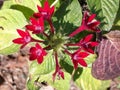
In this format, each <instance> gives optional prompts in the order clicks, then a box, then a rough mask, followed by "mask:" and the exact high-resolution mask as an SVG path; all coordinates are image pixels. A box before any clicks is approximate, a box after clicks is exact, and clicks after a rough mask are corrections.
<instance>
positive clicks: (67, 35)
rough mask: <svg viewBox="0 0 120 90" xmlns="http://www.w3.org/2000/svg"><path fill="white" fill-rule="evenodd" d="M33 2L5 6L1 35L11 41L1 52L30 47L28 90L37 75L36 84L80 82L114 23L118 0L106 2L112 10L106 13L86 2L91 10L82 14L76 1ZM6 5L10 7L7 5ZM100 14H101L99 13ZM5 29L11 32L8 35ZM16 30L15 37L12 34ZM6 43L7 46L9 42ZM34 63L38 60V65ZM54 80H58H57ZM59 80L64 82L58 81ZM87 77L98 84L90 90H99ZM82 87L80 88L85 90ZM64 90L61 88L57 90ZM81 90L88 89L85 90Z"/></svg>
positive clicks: (99, 85)
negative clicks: (103, 37)
mask: <svg viewBox="0 0 120 90" xmlns="http://www.w3.org/2000/svg"><path fill="white" fill-rule="evenodd" d="M32 2H34V5H31V6H30V5H29V3H27V2H24V1H23V2H22V1H21V2H19V1H17V0H15V1H14V2H12V1H11V2H7V1H6V2H5V3H4V5H3V7H2V10H1V12H0V13H2V12H5V13H6V14H5V16H2V15H1V16H0V17H1V18H2V19H3V22H7V23H8V25H6V26H5V25H4V24H3V23H0V26H1V27H2V28H3V31H1V33H2V34H1V35H3V37H4V33H5V34H6V35H7V34H8V38H9V37H10V40H11V41H10V46H9V45H8V46H2V47H1V48H3V50H2V51H0V52H1V53H6V52H8V53H11V52H15V51H16V50H18V48H19V46H20V49H22V48H24V47H27V46H30V49H29V61H30V62H31V61H32V62H31V65H30V77H29V78H30V79H29V80H28V88H29V90H33V89H32V88H34V89H35V87H34V81H35V80H36V79H37V78H38V77H39V75H40V77H39V80H38V81H39V82H42V81H44V80H45V81H46V80H48V82H49V83H51V81H54V83H56V84H57V83H58V82H60V83H63V82H65V83H66V82H67V84H68V81H66V80H67V79H68V78H69V80H70V78H72V79H73V80H74V81H75V82H77V83H78V81H79V83H80V81H82V79H81V80H80V79H79V78H83V77H84V74H85V72H88V73H89V71H90V69H89V68H88V67H91V64H92V62H93V61H94V60H95V59H96V57H95V56H96V52H95V48H96V47H97V46H98V45H99V43H100V40H101V38H102V37H101V36H100V35H101V34H102V33H104V32H106V31H107V32H108V31H109V30H110V28H111V27H112V25H113V23H114V19H115V17H116V15H117V11H118V8H119V5H118V6H117V5H114V4H119V0H116V1H113V2H112V3H111V2H110V1H105V4H106V3H108V4H106V5H110V6H111V7H113V8H112V9H113V10H110V11H108V12H105V10H106V8H107V9H109V7H107V6H106V8H104V6H101V7H99V6H97V5H98V3H100V2H99V1H94V0H87V3H88V6H89V9H90V10H89V11H88V10H85V11H83V12H82V10H81V7H80V4H79V1H78V0H73V1H72V0H65V1H59V0H55V1H54V0H51V1H50V0H45V1H44V0H42V1H41V2H39V0H36V1H34V0H30V3H32ZM91 2H96V3H94V4H93V3H91ZM8 3H10V4H11V6H10V7H8V6H7V4H8ZM5 5H6V7H5ZM112 5H113V6H112ZM6 8H7V9H6ZM8 8H10V9H8ZM101 8H102V9H101ZM113 11H114V13H113ZM27 12H28V13H27ZM102 12H104V13H103V14H102ZM7 13H10V16H9V15H8V16H7ZM82 13H83V17H82ZM106 14H107V15H106ZM12 15H13V16H12ZM15 15H16V17H15ZM18 17H19V19H18ZM111 17H112V18H111ZM9 19H10V21H12V20H14V23H13V24H11V23H10V24H9ZM5 20H8V21H5ZM19 20H20V21H19ZM26 21H28V22H26ZM117 23H118V22H117ZM11 25H12V26H13V27H12V26H11ZM116 25H117V24H116ZM113 28H114V27H113ZM7 29H9V31H12V33H9V31H8V30H7ZM6 30H7V31H6ZM16 30H17V34H16V33H15V32H16ZM11 35H13V36H11ZM2 41H3V40H2ZM6 42H7V43H8V41H6ZM6 42H3V43H6ZM11 44H12V45H11ZM17 44H18V45H17ZM1 45H2V44H1ZM16 45H17V47H18V48H17V47H16ZM6 47H7V48H6ZM14 47H16V48H15V49H13V51H11V50H10V49H12V48H14ZM9 51H10V52H9ZM34 60H37V62H36V61H34ZM71 62H72V63H71ZM85 67H86V68H85ZM87 69H89V70H87ZM86 70H87V71H86ZM89 74H90V73H89ZM42 75H43V76H42ZM70 75H71V76H70ZM82 75H83V76H82ZM49 76H50V78H52V79H50V78H49ZM51 76H52V77H51ZM80 76H81V77H80ZM47 78H48V79H47ZM57 78H58V79H60V80H57ZM61 78H62V79H64V80H62V81H61ZM88 78H91V81H92V80H93V81H95V82H97V84H98V86H96V87H92V89H91V90H99V89H98V88H99V87H101V83H102V82H100V81H97V80H96V79H94V78H93V77H92V76H89V75H88ZM49 79H50V80H49ZM85 83H86V82H85V81H84V84H85ZM63 84H64V83H63ZM89 84H90V83H89ZM89 84H88V83H87V84H86V85H89ZM81 85H82V84H81ZM81 85H80V87H81V88H84V87H83V86H81ZM31 86H33V87H31ZM56 87H57V86H56ZM96 88H97V89H96ZM103 88H104V87H103ZM63 89H64V88H62V87H60V89H59V90H63ZM67 89H68V85H67ZM35 90H36V89H35ZM64 90H66V89H64ZM84 90H88V89H87V88H84Z"/></svg>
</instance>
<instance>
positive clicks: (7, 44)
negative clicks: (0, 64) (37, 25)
mask: <svg viewBox="0 0 120 90" xmlns="http://www.w3.org/2000/svg"><path fill="white" fill-rule="evenodd" d="M26 23H27V22H26V19H25V17H24V15H23V14H22V13H21V12H19V11H16V10H10V9H4V10H1V11H0V26H1V27H2V28H3V30H2V28H1V29H0V35H1V38H0V53H1V54H9V53H12V52H15V51H17V50H18V49H17V48H18V46H17V45H15V44H13V43H12V40H13V39H15V38H17V37H18V34H17V32H16V29H17V28H23V27H24V25H25V24H26Z"/></svg>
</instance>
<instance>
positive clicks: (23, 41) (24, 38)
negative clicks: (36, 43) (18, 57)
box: [13, 29, 33, 48]
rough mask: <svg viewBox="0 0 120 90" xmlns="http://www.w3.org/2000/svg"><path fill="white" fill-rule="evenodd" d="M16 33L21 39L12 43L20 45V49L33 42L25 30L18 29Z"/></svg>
mask: <svg viewBox="0 0 120 90" xmlns="http://www.w3.org/2000/svg"><path fill="white" fill-rule="evenodd" d="M17 32H18V34H19V35H20V36H21V38H17V39H14V40H13V42H14V43H16V44H22V46H21V48H23V47H24V46H25V45H27V44H28V43H30V42H32V41H33V40H32V37H31V36H30V34H29V32H28V31H27V30H26V31H22V30H20V29H17Z"/></svg>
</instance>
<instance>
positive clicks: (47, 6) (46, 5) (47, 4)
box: [44, 1, 50, 10]
mask: <svg viewBox="0 0 120 90" xmlns="http://www.w3.org/2000/svg"><path fill="white" fill-rule="evenodd" d="M49 9H50V5H49V3H48V1H46V2H45V3H44V10H49Z"/></svg>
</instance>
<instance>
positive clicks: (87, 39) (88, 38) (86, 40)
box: [84, 34, 93, 42]
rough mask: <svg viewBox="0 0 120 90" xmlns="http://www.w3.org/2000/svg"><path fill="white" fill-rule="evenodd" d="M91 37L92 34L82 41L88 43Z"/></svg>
mask: <svg viewBox="0 0 120 90" xmlns="http://www.w3.org/2000/svg"><path fill="white" fill-rule="evenodd" d="M92 37H93V35H92V34H89V35H87V36H86V37H85V38H84V41H85V42H89V41H90V40H91V39H92Z"/></svg>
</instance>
